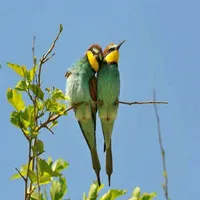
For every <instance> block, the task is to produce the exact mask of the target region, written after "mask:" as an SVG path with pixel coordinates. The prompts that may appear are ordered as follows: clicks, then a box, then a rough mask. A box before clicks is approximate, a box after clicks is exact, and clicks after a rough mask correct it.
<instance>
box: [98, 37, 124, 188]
mask: <svg viewBox="0 0 200 200" xmlns="http://www.w3.org/2000/svg"><path fill="white" fill-rule="evenodd" d="M124 42H125V40H124V41H122V42H121V43H120V44H119V45H116V44H114V43H111V44H109V45H108V46H107V47H106V48H105V50H104V52H103V63H102V64H101V66H100V68H99V71H98V73H97V96H98V98H97V102H98V103H99V104H98V113H99V118H100V120H101V127H102V131H103V136H104V152H105V151H106V173H107V175H108V183H109V186H110V179H111V174H112V172H113V161H112V146H111V136H112V131H113V126H114V122H115V119H116V117H117V111H118V98H119V93H120V74H119V70H118V60H119V48H120V47H121V45H122V44H123V43H124Z"/></svg>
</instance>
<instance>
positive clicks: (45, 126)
mask: <svg viewBox="0 0 200 200" xmlns="http://www.w3.org/2000/svg"><path fill="white" fill-rule="evenodd" d="M45 128H46V129H47V130H49V131H50V132H51V133H52V134H53V135H54V132H53V131H52V130H51V129H50V128H49V127H48V126H45Z"/></svg>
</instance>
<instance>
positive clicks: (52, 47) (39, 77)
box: [38, 25, 62, 85]
mask: <svg viewBox="0 0 200 200" xmlns="http://www.w3.org/2000/svg"><path fill="white" fill-rule="evenodd" d="M61 27H62V25H60V30H59V32H58V34H57V36H56V38H55V39H54V41H53V43H52V45H51V47H50V48H49V50H48V51H47V53H46V54H44V55H43V56H42V58H41V59H40V64H39V72H38V85H41V82H40V80H41V73H42V65H43V64H44V63H45V62H47V61H48V60H49V59H51V58H52V57H53V56H54V55H55V53H53V54H52V55H51V56H50V57H48V56H49V54H50V53H51V52H52V50H53V49H54V47H55V45H56V42H57V40H58V38H59V36H60V34H61V32H62V28H61Z"/></svg>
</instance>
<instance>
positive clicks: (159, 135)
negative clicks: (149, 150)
mask: <svg viewBox="0 0 200 200" xmlns="http://www.w3.org/2000/svg"><path fill="white" fill-rule="evenodd" d="M153 97H154V101H155V99H156V92H155V90H154V91H153ZM154 110H155V114H156V121H157V129H158V140H159V145H160V151H161V155H162V165H163V172H164V179H165V183H164V184H163V190H164V193H165V198H166V200H169V195H168V175H167V168H166V159H165V150H164V147H163V143H162V136H161V128H160V118H159V114H158V110H157V107H156V105H155V104H154Z"/></svg>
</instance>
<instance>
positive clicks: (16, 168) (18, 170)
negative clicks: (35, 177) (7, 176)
mask: <svg viewBox="0 0 200 200" xmlns="http://www.w3.org/2000/svg"><path fill="white" fill-rule="evenodd" d="M15 169H16V171H17V172H18V173H19V175H20V176H21V177H22V178H23V179H24V181H25V182H26V178H25V177H24V176H23V175H22V174H21V172H20V171H19V170H18V169H17V168H16V167H15Z"/></svg>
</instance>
